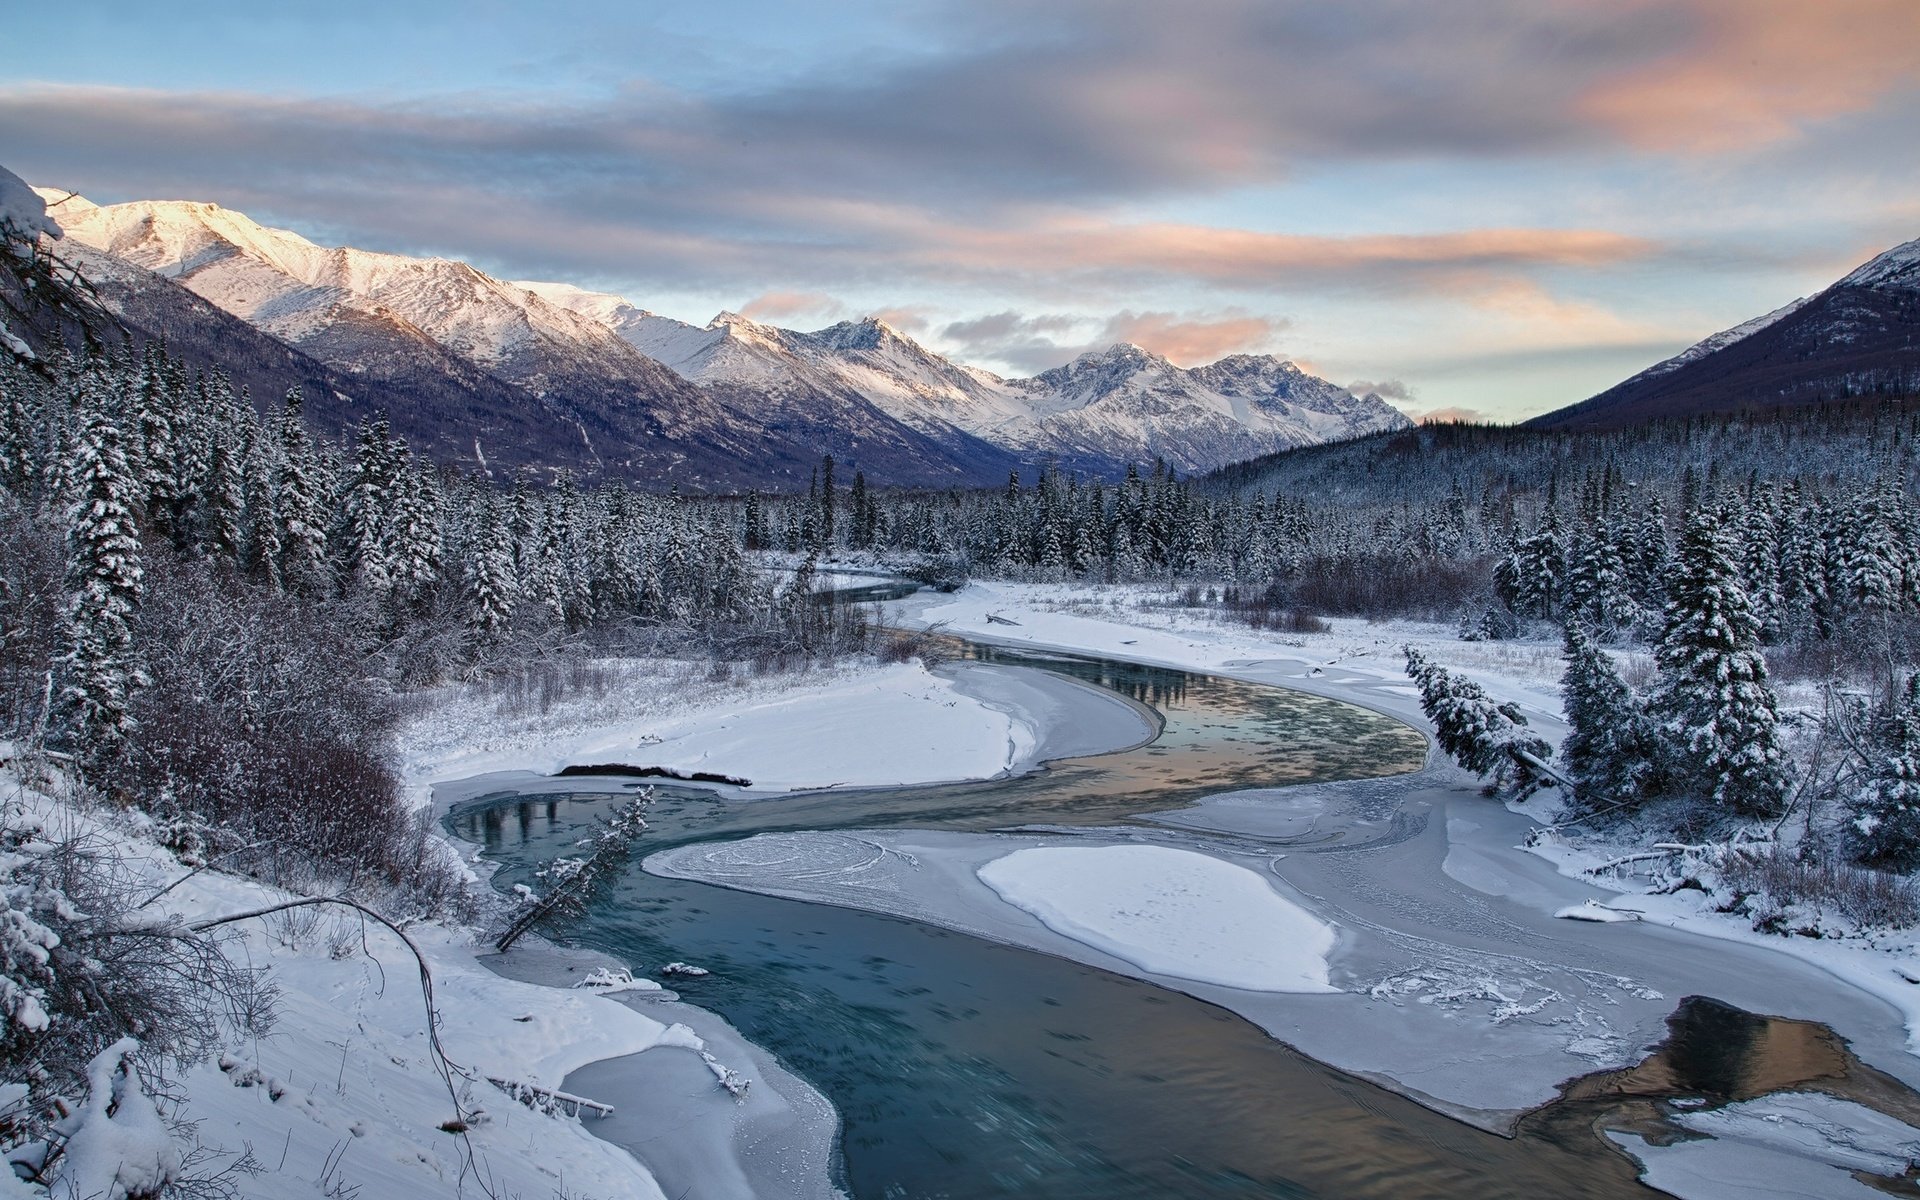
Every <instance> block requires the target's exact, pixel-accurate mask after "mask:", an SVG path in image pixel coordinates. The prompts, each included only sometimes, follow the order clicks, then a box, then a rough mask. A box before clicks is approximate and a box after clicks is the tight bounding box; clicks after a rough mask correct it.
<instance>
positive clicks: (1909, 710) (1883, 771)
mask: <svg viewBox="0 0 1920 1200" xmlns="http://www.w3.org/2000/svg"><path fill="white" fill-rule="evenodd" d="M1865 749H1866V758H1867V762H1866V764H1865V771H1864V773H1863V778H1862V779H1861V781H1860V786H1859V790H1858V791H1856V792H1855V793H1854V795H1853V796H1852V797H1851V801H1850V803H1849V804H1848V808H1849V810H1850V814H1851V816H1852V819H1853V820H1852V832H1853V850H1854V857H1855V858H1856V859H1858V860H1859V861H1860V862H1862V863H1864V864H1866V865H1867V866H1871V867H1880V868H1883V869H1886V870H1892V871H1911V870H1913V869H1915V868H1916V867H1920V672H1915V673H1914V674H1912V675H1909V676H1908V677H1907V683H1906V686H1905V687H1904V688H1902V689H1901V690H1900V691H1899V693H1898V694H1896V695H1895V696H1894V697H1893V700H1892V702H1891V703H1889V704H1887V705H1886V706H1885V708H1884V709H1883V710H1882V711H1881V712H1880V714H1879V715H1878V719H1877V720H1875V721H1874V724H1873V729H1872V733H1871V740H1870V742H1869V743H1868V745H1867V746H1866V747H1865Z"/></svg>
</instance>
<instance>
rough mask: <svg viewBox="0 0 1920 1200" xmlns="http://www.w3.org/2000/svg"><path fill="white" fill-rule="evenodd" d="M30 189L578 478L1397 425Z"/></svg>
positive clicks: (967, 467) (118, 249) (83, 229)
mask: <svg viewBox="0 0 1920 1200" xmlns="http://www.w3.org/2000/svg"><path fill="white" fill-rule="evenodd" d="M41 195H42V196H44V197H46V198H47V199H48V200H49V201H50V202H52V215H53V216H54V217H55V218H56V219H57V220H59V221H60V223H61V226H62V228H63V229H64V230H65V231H66V233H67V237H68V240H69V244H81V245H86V246H89V247H92V248H94V249H95V250H97V251H99V252H102V253H105V254H107V255H110V256H112V257H113V258H115V259H119V260H123V261H126V262H128V263H130V264H132V265H133V266H136V267H139V268H144V269H146V270H149V271H152V272H154V273H155V274H157V275H160V276H162V277H164V278H167V279H170V280H172V281H174V282H175V283H178V284H180V285H181V286H183V287H185V288H187V289H188V290H190V291H192V292H193V293H195V294H196V295H198V296H200V297H201V298H202V299H204V300H207V301H209V302H211V303H212V304H214V305H215V306H216V307H218V308H220V309H222V310H223V311H226V312H228V313H229V314H231V315H233V316H235V317H238V318H240V319H242V320H244V321H247V322H248V323H249V324H251V325H253V326H254V327H256V328H258V329H260V330H262V331H263V332H265V333H267V334H269V335H271V336H273V337H275V338H278V339H279V340H281V341H283V342H285V343H286V344H287V345H289V346H291V347H293V348H295V349H297V350H299V351H301V352H302V353H304V354H307V355H309V356H311V357H312V358H313V359H315V360H317V361H318V362H320V363H322V364H324V365H325V366H327V367H328V368H330V369H331V370H333V371H335V372H338V373H340V374H342V375H345V376H347V377H349V378H358V379H365V380H372V381H377V382H381V383H383V384H386V385H393V386H390V387H389V390H390V391H392V390H395V388H396V387H397V388H398V390H401V391H405V390H407V389H408V388H411V387H415V386H424V384H422V383H421V379H422V377H423V376H425V375H428V374H431V373H434V372H439V373H441V374H444V375H447V376H449V377H450V378H454V379H465V380H467V381H468V383H469V384H471V385H472V386H471V387H470V388H469V390H470V391H472V392H473V393H474V395H475V397H476V399H475V401H474V403H475V405H476V406H477V408H478V410H479V416H480V418H481V419H482V423H483V424H485V423H487V422H489V421H491V422H492V423H493V424H495V425H499V426H504V425H506V424H510V423H511V422H507V421H506V420H505V419H504V418H505V414H503V413H500V412H499V411H498V410H499V409H500V407H501V406H502V405H503V404H505V403H506V401H505V400H504V399H503V398H502V396H500V395H498V394H495V393H496V392H497V389H492V388H489V387H487V386H485V385H484V384H483V383H482V382H480V380H479V377H485V379H487V380H492V381H495V382H497V383H498V384H500V385H504V386H505V387H506V388H508V389H512V390H517V391H518V392H520V393H521V394H522V395H523V396H524V398H525V401H524V403H525V405H526V407H527V408H528V409H529V410H530V411H531V412H532V413H535V414H543V419H544V420H546V422H547V424H548V425H549V426H551V427H552V428H550V429H549V430H548V432H547V434H546V435H545V437H546V442H547V449H548V450H550V451H552V452H554V453H555V454H556V456H558V457H559V458H562V459H567V460H569V465H577V466H581V467H583V468H585V469H589V470H625V471H653V472H664V473H665V474H666V475H667V476H668V477H669V478H671V479H672V480H674V481H675V482H681V483H685V484H688V485H690V486H737V485H739V484H741V483H745V482H751V478H752V475H753V471H752V470H750V469H748V465H749V464H754V465H774V466H776V467H777V470H776V472H775V476H776V478H775V479H772V480H769V482H777V481H778V480H779V478H782V477H784V478H785V479H788V480H794V479H797V477H798V476H799V473H800V464H801V463H803V462H806V461H809V460H811V459H815V458H817V456H818V454H819V453H821V452H831V453H834V454H835V456H836V457H840V458H843V459H844V460H845V461H847V462H849V463H850V464H851V465H857V466H859V467H861V468H863V469H865V470H866V471H867V472H868V474H869V475H870V476H872V477H873V480H874V482H890V483H902V484H907V485H914V486H926V485H932V486H939V485H946V484H952V483H989V482H997V481H998V480H1000V479H1004V478H1005V475H1006V472H1007V471H1008V470H1009V469H1018V468H1019V467H1020V466H1022V465H1032V464H1035V463H1040V462H1047V461H1051V462H1054V463H1056V464H1057V465H1059V466H1061V467H1063V468H1066V469H1070V470H1076V471H1086V472H1089V473H1093V474H1099V475H1108V476H1112V475H1117V474H1118V473H1120V472H1122V471H1124V469H1125V467H1126V466H1127V465H1128V464H1130V463H1145V462H1149V461H1152V460H1154V459H1164V460H1166V461H1167V462H1168V463H1169V464H1170V465H1172V466H1174V467H1175V468H1177V469H1180V470H1185V471H1189V472H1193V471H1201V470H1207V469H1210V468H1212V467H1215V466H1218V465H1221V464H1223V463H1225V462H1229V461H1234V460H1237V459H1239V458H1245V457H1250V456H1252V455H1256V454H1261V453H1266V452H1270V451H1273V450H1276V449H1284V448H1287V447H1290V446H1295V445H1302V444H1310V443H1313V442H1318V441H1323V440H1327V439H1328V438H1330V437H1336V438H1337V437H1348V436H1353V435H1355V434H1357V433H1364V432H1371V431H1374V430H1376V429H1394V428H1404V427H1406V426H1407V425H1408V424H1409V422H1408V421H1407V419H1406V418H1405V417H1404V416H1403V415H1402V414H1400V413H1398V412H1397V411H1396V410H1394V409H1393V408H1392V407H1391V406H1390V405H1388V404H1387V403H1386V402H1385V401H1384V400H1382V399H1381V398H1380V397H1378V396H1362V397H1356V396H1353V395H1352V394H1351V393H1350V392H1348V391H1347V390H1346V389H1342V388H1338V387H1336V386H1335V385H1333V384H1330V383H1327V382H1326V381H1324V380H1318V379H1315V378H1314V377H1313V376H1311V375H1307V374H1306V373H1305V372H1302V371H1300V369H1299V368H1298V367H1297V366H1295V365H1293V364H1291V363H1286V362H1284V361H1283V360H1280V359H1277V358H1272V357H1269V356H1244V355H1243V356H1235V358H1234V359H1233V360H1231V362H1232V363H1233V365H1223V364H1225V363H1228V362H1229V361H1230V360H1223V363H1217V364H1210V365H1209V366H1207V367H1201V368H1194V369H1187V368H1181V367H1177V366H1174V365H1173V364H1172V363H1170V362H1168V361H1167V360H1166V359H1164V358H1161V357H1160V356H1158V355H1153V354H1151V353H1150V352H1148V351H1145V350H1141V349H1139V348H1138V347H1130V346H1125V345H1124V344H1123V345H1120V346H1115V347H1112V348H1109V349H1108V350H1105V351H1091V352H1089V353H1087V354H1084V355H1082V356H1080V357H1079V358H1077V359H1075V360H1074V362H1073V363H1069V364H1066V365H1065V366H1063V367H1061V368H1056V369H1055V370H1054V371H1051V372H1043V373H1042V374H1041V375H1039V376H1035V377H1033V378H1031V379H1011V380H1010V379H1003V378H1001V377H999V376H997V375H994V374H992V373H991V372H987V371H984V370H981V369H979V368H976V367H972V366H968V365H966V364H963V363H958V362H955V361H953V360H951V359H948V358H946V357H945V356H943V355H940V354H939V353H937V352H935V351H933V350H930V349H928V348H927V347H925V346H922V345H921V344H920V343H918V342H917V341H914V340H913V339H912V338H911V337H909V336H907V335H906V334H904V333H902V332H901V331H899V330H898V329H896V328H894V327H893V326H891V325H889V324H887V323H886V322H885V321H883V320H880V319H879V318H874V317H868V318H865V319H861V320H852V321H842V322H839V323H837V324H834V325H831V326H828V327H826V328H824V329H820V330H815V331H812V332H801V331H796V330H789V329H782V328H780V327H777V326H773V325H768V324H763V323H761V322H758V321H754V320H752V319H750V318H748V317H745V316H742V315H740V314H737V313H730V312H728V313H721V314H718V315H717V316H716V317H715V318H714V319H713V320H712V321H710V322H708V323H707V325H706V326H705V327H698V326H694V325H691V324H688V323H686V322H681V321H677V320H675V319H673V318H670V317H665V316H661V315H659V314H656V313H652V312H649V311H648V310H646V309H644V308H642V307H640V306H638V305H635V304H633V303H632V302H630V301H628V300H626V299H625V298H624V297H620V296H615V295H612V294H609V293H602V292H593V291H589V290H588V289H585V288H580V287H577V286H575V285H572V284H567V283H553V282H542V281H509V280H501V279H496V278H494V277H493V276H490V275H487V274H486V273H484V272H482V271H479V270H477V269H476V268H474V267H472V266H471V265H469V264H467V263H464V262H460V261H458V260H455V259H448V258H414V257H408V256H404V255H397V254H388V253H384V252H378V251H366V250H359V249H356V248H353V247H327V246H321V245H318V244H316V243H314V242H312V241H310V240H308V239H307V238H304V237H302V236H301V235H299V234H297V233H293V232H291V231H287V230H281V229H275V228H272V227H269V226H265V225H261V224H260V223H258V222H256V221H254V220H253V219H252V218H250V217H248V216H246V215H245V214H244V213H239V212H236V211H234V210H230V209H225V208H222V207H221V206H219V205H216V204H208V203H204V202H199V201H134V202H130V203H126V204H117V205H106V206H101V205H95V204H93V203H91V202H90V201H87V200H86V199H84V198H83V197H79V196H72V195H69V194H64V193H59V192H51V191H48V190H45V189H42V190H41ZM469 377H472V378H469ZM399 385H405V386H399ZM569 426H570V427H571V430H568V429H567V427H569ZM556 431H558V432H556ZM529 436H530V435H529ZM446 440H447V439H446V437H444V436H442V437H440V438H438V441H439V442H441V443H445V442H446ZM475 456H476V457H477V456H478V452H477V451H476V452H475ZM509 457H510V458H524V457H528V456H527V455H524V454H518V453H515V454H509Z"/></svg>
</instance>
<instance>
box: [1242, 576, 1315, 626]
mask: <svg viewBox="0 0 1920 1200" xmlns="http://www.w3.org/2000/svg"><path fill="white" fill-rule="evenodd" d="M1220 605H1221V607H1222V608H1223V609H1224V610H1225V611H1226V612H1227V613H1229V614H1230V615H1232V616H1233V617H1234V618H1235V619H1236V620H1239V621H1242V622H1244V623H1245V624H1247V625H1249V626H1251V627H1252V628H1254V629H1265V630H1272V631H1274V632H1276V633H1328V632H1330V631H1332V629H1333V626H1331V625H1329V624H1327V623H1326V622H1325V621H1323V620H1321V619H1320V618H1319V617H1316V616H1314V615H1313V614H1312V613H1311V612H1309V611H1307V610H1306V609H1304V608H1300V607H1298V606H1296V605H1294V604H1292V603H1290V602H1289V600H1288V597H1287V593H1286V590H1285V589H1284V588H1282V587H1280V586H1279V585H1278V584H1269V585H1268V586H1267V587H1266V588H1265V589H1264V590H1262V591H1260V592H1257V593H1255V592H1251V591H1249V590H1245V589H1241V588H1236V587H1230V588H1227V589H1226V591H1225V592H1224V593H1222V596H1221V600H1220Z"/></svg>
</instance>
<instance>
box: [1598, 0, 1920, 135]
mask: <svg viewBox="0 0 1920 1200" xmlns="http://www.w3.org/2000/svg"><path fill="white" fill-rule="evenodd" d="M1681 7H1682V9H1683V10H1684V11H1685V12H1686V13H1687V17H1688V20H1687V24H1688V26H1689V29H1688V33H1687V36H1683V37H1681V38H1679V39H1677V40H1676V41H1675V43H1674V44H1673V45H1672V46H1671V47H1669V48H1667V49H1666V50H1665V51H1664V52H1661V53H1658V54H1655V55H1653V56H1652V57H1651V58H1650V60H1649V61H1647V62H1644V63H1641V64H1638V65H1635V66H1632V67H1630V68H1628V69H1626V70H1624V71H1622V72H1620V73H1618V74H1615V75H1611V76H1609V77H1605V78H1602V79H1600V80H1597V81H1595V82H1594V83H1593V84H1592V85H1591V86H1590V87H1589V88H1588V90H1587V91H1586V93H1585V94H1584V95H1583V96H1582V97H1581V98H1580V101H1579V103H1578V105H1577V106H1576V112H1577V113H1578V114H1580V115H1583V116H1585V117H1588V118H1591V119H1593V120H1595V121H1598V122H1599V123H1601V124H1602V125H1603V126H1605V127H1607V128H1609V129H1611V130H1613V131H1614V132H1615V133H1617V134H1618V135H1620V136H1621V137H1623V138H1625V139H1627V140H1628V141H1630V142H1632V143H1634V144H1637V145H1640V146H1645V147H1650V148H1654V149H1658V150H1670V151H1683V152H1700V151H1717V150H1728V149H1738V148H1742V147H1746V146H1752V145H1760V144H1765V143H1768V142H1774V141H1780V140H1783V139H1787V138H1792V137H1796V136H1798V135H1799V134H1801V133H1803V132H1804V131H1805V130H1806V129H1807V128H1808V127H1809V126H1811V125H1813V124H1815V123H1817V122H1819V121H1822V120H1826V119H1829V118H1832V117H1836V116H1840V115H1843V114H1848V113H1856V112H1861V111H1864V110H1867V109H1870V108H1873V107H1874V106H1875V105H1877V104H1878V103H1880V102H1881V101H1882V99H1883V98H1885V97H1886V96H1888V95H1889V94H1892V93H1897V92H1901V91H1907V92H1911V91H1912V90H1913V89H1914V88H1915V86H1916V84H1920V5H1916V4H1914V3H1913V2H1912V0H1827V2H1826V3H1822V4H1807V3H1805V2H1804V0H1692V2H1691V3H1688V4H1686V5H1683V6H1681Z"/></svg>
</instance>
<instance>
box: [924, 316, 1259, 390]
mask: <svg viewBox="0 0 1920 1200" xmlns="http://www.w3.org/2000/svg"><path fill="white" fill-rule="evenodd" d="M1288 325H1289V322H1287V321H1286V320H1284V319H1280V318H1275V317H1265V316H1259V315H1256V314H1253V313H1248V312H1243V311H1239V310H1229V311H1226V312H1217V313H1174V312H1133V311H1131V310H1128V311H1122V312H1118V313H1114V314H1112V315H1111V316H1107V317H1089V316H1081V315H1075V314H1069V313H1035V314H1025V313H1018V312H1013V311H1006V312H997V313H988V314H986V315H984V316H979V317H973V318H969V319H967V320H964V321H954V322H951V323H949V324H947V325H946V326H944V327H942V328H941V329H940V331H939V338H940V341H941V342H942V343H943V344H944V345H945V346H947V347H948V348H949V349H951V350H953V351H954V352H955V353H956V354H958V355H959V356H960V357H962V358H964V359H968V360H972V361H987V362H993V363H998V364H1001V365H1004V366H1007V367H1010V368H1012V369H1014V370H1015V371H1018V372H1022V373H1029V374H1031V373H1035V372H1039V371H1044V370H1048V369H1050V368H1052V367H1057V366H1060V365H1061V364H1063V363H1066V362H1070V361H1072V360H1073V359H1075V358H1077V357H1079V356H1080V355H1082V354H1085V353H1087V352H1088V351H1090V350H1105V349H1106V348H1108V347H1109V346H1112V345H1114V344H1115V343H1117V342H1131V343H1132V344H1134V345H1136V346H1139V347H1141V348H1142V349H1144V350H1149V351H1151V352H1153V353H1155V354H1158V355H1161V356H1162V357H1164V358H1167V359H1169V360H1171V361H1172V362H1173V363H1175V364H1176V365H1178V366H1185V367H1191V366H1199V365H1202V364H1205V363H1210V362H1214V361H1216V360H1218V359H1221V358H1224V357H1225V356H1227V355H1229V354H1249V353H1252V354H1258V353H1267V352H1270V351H1271V350H1272V349H1273V348H1274V344H1275V339H1276V338H1277V337H1278V336H1279V335H1280V333H1281V332H1283V331H1284V330H1285V329H1286V328H1287V327H1288Z"/></svg>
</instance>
